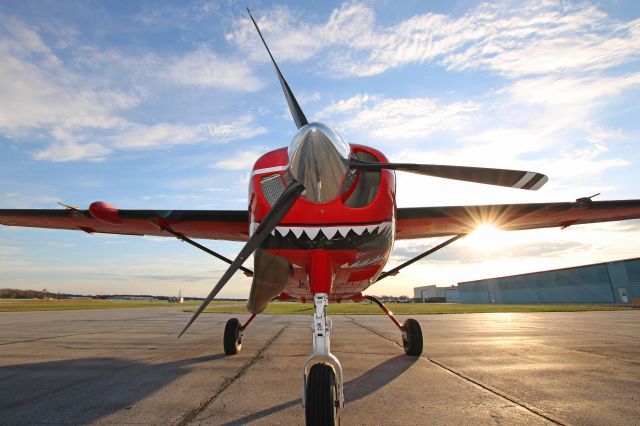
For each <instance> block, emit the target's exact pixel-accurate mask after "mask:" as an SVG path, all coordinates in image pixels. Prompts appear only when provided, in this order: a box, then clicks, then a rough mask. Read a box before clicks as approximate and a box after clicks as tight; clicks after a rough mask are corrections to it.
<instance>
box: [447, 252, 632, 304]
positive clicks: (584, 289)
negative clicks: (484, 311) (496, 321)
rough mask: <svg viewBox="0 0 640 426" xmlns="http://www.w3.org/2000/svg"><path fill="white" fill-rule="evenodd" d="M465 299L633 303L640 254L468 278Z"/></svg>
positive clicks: (462, 297) (462, 294)
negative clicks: (536, 270) (587, 262)
mask: <svg viewBox="0 0 640 426" xmlns="http://www.w3.org/2000/svg"><path fill="white" fill-rule="evenodd" d="M458 291H459V294H460V300H461V302H462V303H486V304H490V303H496V304H510V303H513V304H517V303H533V304H541V303H605V304H609V303H618V304H628V303H632V301H633V299H640V258H634V259H627V260H619V261H614V262H606V263H597V264H593V265H586V266H578V267H573V268H565V269H556V270H552V271H544V272H535V273H531V274H523V275H513V276H508V277H500V278H489V279H484V280H478V281H468V282H463V283H459V284H458Z"/></svg>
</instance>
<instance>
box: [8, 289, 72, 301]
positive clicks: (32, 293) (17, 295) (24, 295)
mask: <svg viewBox="0 0 640 426" xmlns="http://www.w3.org/2000/svg"><path fill="white" fill-rule="evenodd" d="M71 296H73V295H72V294H64V293H52V292H50V291H47V289H44V290H19V289H17V288H1V289H0V299H67V298H69V297H71Z"/></svg>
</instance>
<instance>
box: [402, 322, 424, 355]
mask: <svg viewBox="0 0 640 426" xmlns="http://www.w3.org/2000/svg"><path fill="white" fill-rule="evenodd" d="M403 327H404V331H403V332H402V346H403V347H404V353H406V354H407V355H411V356H420V355H421V354H422V328H420V323H419V322H418V321H416V320H414V319H413V318H409V319H408V320H406V321H405V322H404V324H403Z"/></svg>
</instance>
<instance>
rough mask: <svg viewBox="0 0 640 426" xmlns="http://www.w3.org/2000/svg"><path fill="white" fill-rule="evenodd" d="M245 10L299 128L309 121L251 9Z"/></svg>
mask: <svg viewBox="0 0 640 426" xmlns="http://www.w3.org/2000/svg"><path fill="white" fill-rule="evenodd" d="M247 12H249V17H250V18H251V20H252V21H253V25H254V26H255V27H256V30H257V31H258V35H259V36H260V39H261V40H262V44H264V47H265V48H266V49H267V53H268V54H269V57H270V58H271V62H272V63H273V66H274V67H275V69H276V74H278V80H280V85H281V86H282V91H283V92H284V97H285V98H287V104H289V111H291V115H292V116H293V121H295V122H296V126H298V129H299V128H300V127H302V126H304V125H305V124H308V123H309V122H308V121H307V117H305V116H304V112H302V109H301V108H300V105H298V101H296V97H295V96H293V92H292V91H291V88H289V85H288V84H287V81H286V80H285V79H284V76H283V75H282V73H281V72H280V68H279V67H278V64H276V60H275V59H273V55H272V54H271V50H269V46H267V42H266V41H264V37H263V36H262V33H261V32H260V28H258V23H257V22H256V20H255V19H253V15H252V14H251V11H250V10H249V8H247Z"/></svg>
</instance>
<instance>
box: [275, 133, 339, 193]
mask: <svg viewBox="0 0 640 426" xmlns="http://www.w3.org/2000/svg"><path fill="white" fill-rule="evenodd" d="M350 152H351V147H350V146H349V144H348V143H347V142H346V141H345V140H344V139H343V138H342V136H340V135H339V134H338V133H337V132H336V131H334V130H332V129H331V128H329V127H327V126H325V125H324V124H321V123H309V124H306V125H304V126H302V127H301V128H300V129H299V130H298V133H297V134H296V135H295V137H294V138H293V140H292V141H291V144H290V145H289V149H288V151H287V153H288V155H289V173H290V175H291V177H293V178H294V179H295V180H297V181H298V182H300V183H301V184H302V185H304V187H305V189H306V191H305V192H304V193H303V194H302V197H304V198H305V199H306V200H308V201H311V202H314V203H327V202H329V201H332V200H334V199H336V198H337V197H339V196H340V195H342V192H343V182H344V178H345V176H346V175H347V173H348V172H349V154H350Z"/></svg>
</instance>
